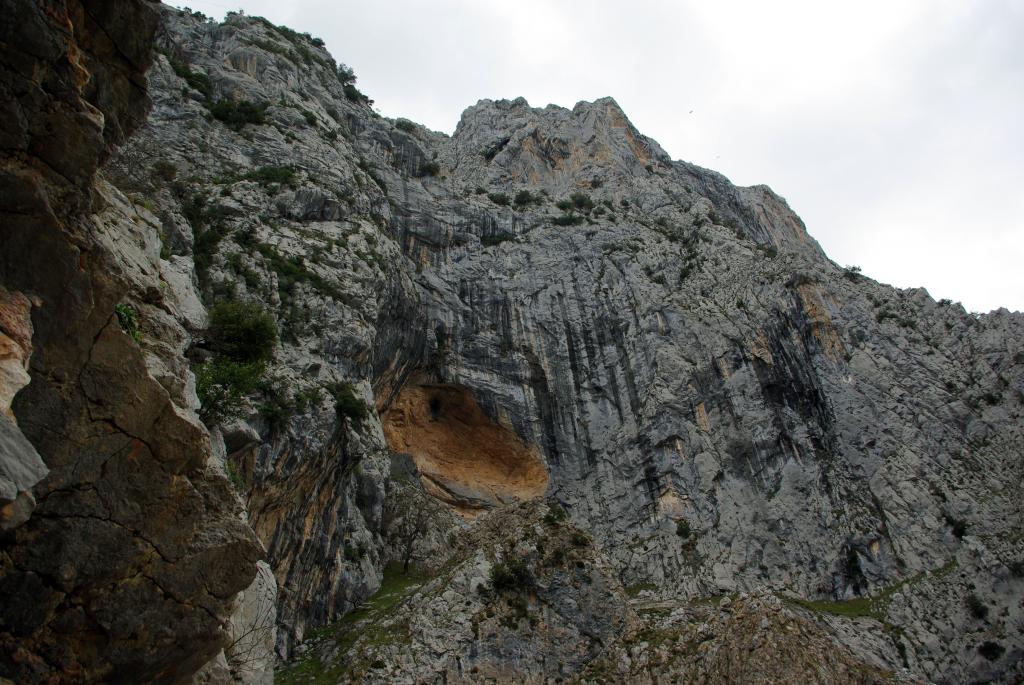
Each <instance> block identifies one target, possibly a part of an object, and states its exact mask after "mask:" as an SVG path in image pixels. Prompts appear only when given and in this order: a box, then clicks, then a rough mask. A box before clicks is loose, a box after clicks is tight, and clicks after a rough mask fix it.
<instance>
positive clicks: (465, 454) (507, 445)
mask: <svg viewBox="0 0 1024 685" xmlns="http://www.w3.org/2000/svg"><path fill="white" fill-rule="evenodd" d="M381 419H382V424H383V426H384V435H385V437H386V438H387V440H388V444H389V446H390V447H391V449H392V450H394V451H395V452H401V453H405V454H409V455H410V456H411V457H412V459H413V461H414V462H415V463H416V467H417V469H418V470H419V472H420V478H421V480H422V482H423V486H424V488H425V489H426V491H427V492H429V493H430V494H431V495H433V496H434V497H436V498H438V499H439V500H441V501H442V502H445V503H446V504H447V505H449V506H450V507H452V508H453V509H454V510H455V511H456V512H458V513H459V514H461V515H463V516H465V517H467V518H472V517H474V516H476V515H477V514H479V513H481V512H482V511H484V510H486V509H490V508H493V507H495V506H500V505H501V504H506V503H510V502H514V501H518V500H526V499H533V498H535V497H541V496H543V494H544V491H545V490H546V489H547V485H548V471H547V467H546V465H545V463H544V459H543V457H541V454H540V451H539V450H538V449H537V447H536V446H534V445H530V444H527V443H526V442H524V441H523V440H522V439H521V438H520V437H519V436H518V435H517V434H516V433H515V431H513V430H512V429H511V428H509V427H507V426H504V425H502V424H500V423H498V422H497V421H495V420H494V419H492V418H491V417H489V416H487V414H486V413H485V412H484V411H483V409H482V408H481V407H480V405H479V404H478V403H477V401H476V399H475V398H474V397H473V394H472V393H471V392H470V391H469V390H468V389H467V388H464V387H461V386H454V385H425V384H420V385H416V384H410V385H408V386H406V387H405V388H404V389H403V390H402V391H401V392H399V393H398V395H397V396H396V397H395V399H394V401H392V402H391V404H390V406H389V407H388V409H387V410H386V411H385V412H384V414H383V416H382V417H381Z"/></svg>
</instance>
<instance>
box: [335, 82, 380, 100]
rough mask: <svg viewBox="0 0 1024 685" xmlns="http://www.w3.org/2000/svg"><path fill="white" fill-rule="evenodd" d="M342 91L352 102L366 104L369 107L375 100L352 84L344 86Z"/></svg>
mask: <svg viewBox="0 0 1024 685" xmlns="http://www.w3.org/2000/svg"><path fill="white" fill-rule="evenodd" d="M341 90H342V91H343V92H344V93H345V97H346V98H347V99H349V100H351V101H352V102H364V103H366V104H367V105H372V104H373V100H371V99H370V98H368V97H366V96H365V95H363V93H362V92H361V91H360V90H359V89H358V88H356V87H355V86H354V85H352V84H351V83H346V84H345V85H343V86H342V87H341Z"/></svg>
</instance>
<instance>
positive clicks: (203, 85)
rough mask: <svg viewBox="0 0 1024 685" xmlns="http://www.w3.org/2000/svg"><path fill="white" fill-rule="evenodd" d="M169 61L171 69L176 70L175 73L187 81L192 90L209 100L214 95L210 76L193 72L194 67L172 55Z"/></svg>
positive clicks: (168, 57)
mask: <svg viewBox="0 0 1024 685" xmlns="http://www.w3.org/2000/svg"><path fill="white" fill-rule="evenodd" d="M167 61H168V62H170V63H171V69H173V70H174V73H175V74H177V75H178V76H179V77H180V78H183V79H185V83H187V84H188V85H189V87H190V88H192V89H193V90H197V91H199V92H200V93H201V94H202V95H203V97H204V98H206V99H207V100H209V99H210V96H211V95H213V83H211V82H210V77H209V76H207V75H206V74H201V73H199V72H197V71H192V67H190V66H189V65H188V64H186V63H185V62H182V61H181V60H179V59H176V58H175V57H173V56H171V55H170V54H168V55H167Z"/></svg>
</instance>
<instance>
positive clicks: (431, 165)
mask: <svg viewBox="0 0 1024 685" xmlns="http://www.w3.org/2000/svg"><path fill="white" fill-rule="evenodd" d="M440 171H441V167H440V166H439V165H438V163H437V162H424V163H423V164H421V165H420V168H419V174H418V175H419V176H437V174H438V173H440Z"/></svg>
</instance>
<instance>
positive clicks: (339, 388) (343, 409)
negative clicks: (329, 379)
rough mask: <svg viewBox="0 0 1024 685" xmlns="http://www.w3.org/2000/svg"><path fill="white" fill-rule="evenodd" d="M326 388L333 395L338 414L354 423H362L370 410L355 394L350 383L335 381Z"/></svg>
mask: <svg viewBox="0 0 1024 685" xmlns="http://www.w3.org/2000/svg"><path fill="white" fill-rule="evenodd" d="M328 390H330V393H331V395H332V396H333V397H334V410H335V411H336V412H337V413H338V416H339V417H340V418H343V419H345V418H348V419H352V421H353V423H355V424H356V425H362V423H363V421H365V420H366V417H367V416H369V413H370V412H369V410H368V409H367V407H366V403H365V402H363V401H362V400H361V399H359V397H358V396H357V395H356V392H355V388H353V387H352V384H351V383H335V384H333V385H331V386H330V387H329V388H328Z"/></svg>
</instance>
